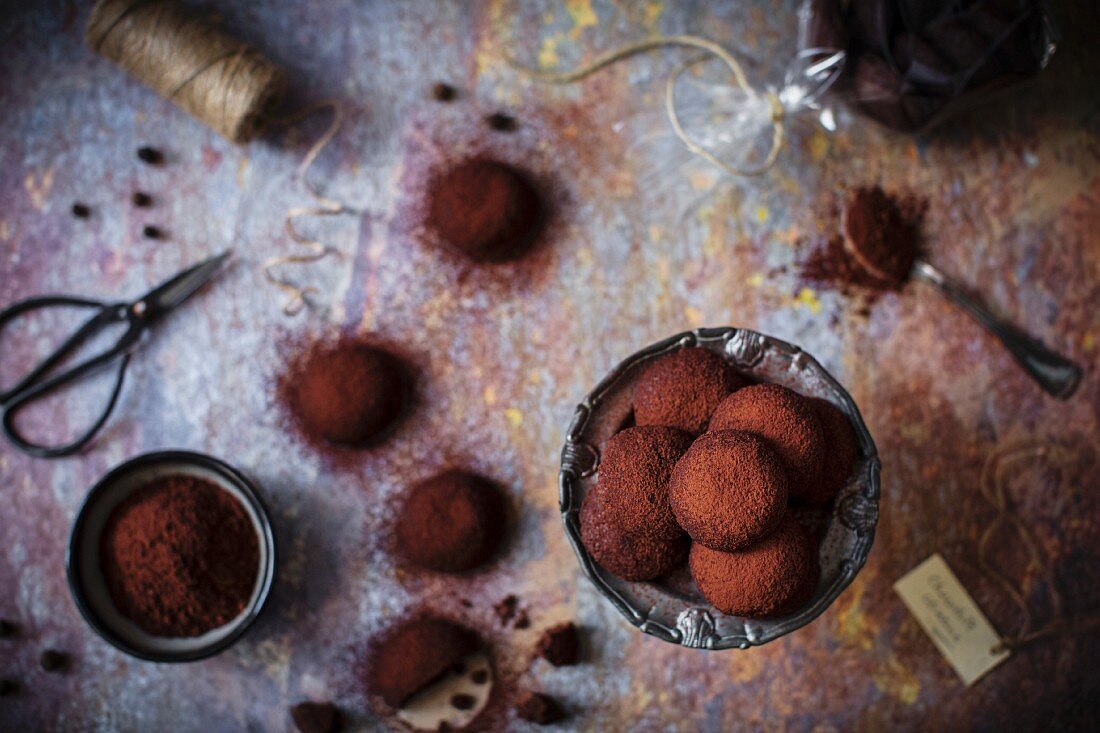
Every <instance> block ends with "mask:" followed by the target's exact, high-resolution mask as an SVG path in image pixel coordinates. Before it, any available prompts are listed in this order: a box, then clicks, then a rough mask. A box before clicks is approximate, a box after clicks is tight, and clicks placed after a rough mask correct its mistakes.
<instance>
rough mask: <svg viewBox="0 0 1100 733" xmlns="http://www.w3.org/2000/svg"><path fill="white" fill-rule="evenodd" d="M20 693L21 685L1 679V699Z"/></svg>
mask: <svg viewBox="0 0 1100 733" xmlns="http://www.w3.org/2000/svg"><path fill="white" fill-rule="evenodd" d="M18 691H19V683H18V682H16V681H15V680H4V679H0V697H7V696H8V695H14V694H15V693H16V692H18Z"/></svg>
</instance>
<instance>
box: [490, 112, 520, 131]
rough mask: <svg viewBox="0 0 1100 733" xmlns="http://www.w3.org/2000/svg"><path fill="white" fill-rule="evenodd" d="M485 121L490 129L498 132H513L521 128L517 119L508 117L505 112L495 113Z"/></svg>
mask: <svg viewBox="0 0 1100 733" xmlns="http://www.w3.org/2000/svg"><path fill="white" fill-rule="evenodd" d="M485 121H486V122H487V123H488V124H489V127H491V128H493V129H494V130H496V131H498V132H511V131H512V130H515V129H516V127H518V126H519V124H518V123H517V122H516V118H515V117H512V116H511V115H506V114H504V113H503V112H494V113H493V114H491V115H489V116H488V117H486V118H485Z"/></svg>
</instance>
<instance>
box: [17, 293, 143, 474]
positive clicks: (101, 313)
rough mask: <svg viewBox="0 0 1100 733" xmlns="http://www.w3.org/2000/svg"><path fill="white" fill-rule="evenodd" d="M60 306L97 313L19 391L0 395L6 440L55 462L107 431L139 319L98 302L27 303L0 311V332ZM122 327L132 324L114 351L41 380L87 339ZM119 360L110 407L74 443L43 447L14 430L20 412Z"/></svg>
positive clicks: (53, 299)
mask: <svg viewBox="0 0 1100 733" xmlns="http://www.w3.org/2000/svg"><path fill="white" fill-rule="evenodd" d="M62 306H66V307H83V308H96V309H98V312H97V313H96V314H95V315H94V316H92V317H91V318H89V319H88V320H87V321H86V322H85V323H84V324H83V325H82V326H81V327H80V328H78V329H77V330H76V332H74V333H73V334H72V335H71V336H70V337H69V338H68V339H66V340H65V342H64V343H62V344H61V346H59V347H58V348H57V349H56V350H55V351H54V352H53V353H52V354H50V355H49V356H47V357H46V358H45V359H44V360H43V361H42V362H41V363H40V364H38V366H36V367H35V368H34V369H32V370H31V371H30V373H29V374H27V375H26V376H24V377H23V378H22V379H20V380H19V382H18V383H17V384H15V386H13V387H12V388H11V389H9V390H8V391H7V392H4V393H3V394H0V406H2V407H3V417H2V419H0V427H2V429H3V432H4V434H5V436H7V438H8V439H9V440H10V441H11V442H12V444H13V445H15V446H16V447H17V448H19V449H20V450H22V451H24V452H26V453H28V454H30V455H33V456H38V457H43V458H54V457H59V456H66V455H70V454H72V453H75V452H76V451H78V450H80V449H81V448H82V447H83V446H84V445H86V444H87V443H88V442H89V441H90V440H91V439H92V437H93V436H94V435H95V433H96V432H97V431H98V430H99V429H100V428H101V427H103V424H104V423H105V422H106V421H107V418H108V417H110V415H111V412H112V411H113V410H114V407H115V403H116V402H117V401H118V396H119V393H120V392H121V390H122V381H123V377H124V376H125V373H126V367H127V365H128V363H129V360H130V355H129V347H130V346H131V345H132V344H133V343H134V342H135V341H136V340H137V337H138V336H139V335H140V328H139V326H138V323H139V320H140V319H139V318H137V317H134V316H132V315H131V314H130V312H129V310H130V309H129V305H128V304H126V303H103V302H100V301H97V300H88V299H86V298H74V297H69V296H44V297H39V298H29V299H27V300H24V301H21V302H19V303H16V304H15V305H13V306H10V307H9V308H7V309H5V310H4V311H3V312H0V331H2V330H3V328H4V326H6V325H7V323H8V322H9V321H11V320H12V319H14V318H16V317H17V316H20V315H23V314H25V313H28V312H30V311H33V310H39V309H42V308H50V307H62ZM120 322H128V323H129V324H130V327H129V328H128V329H127V331H126V333H125V334H124V335H123V336H122V337H121V338H120V339H119V340H118V342H117V343H116V344H115V345H114V347H112V348H111V349H109V350H107V351H105V352H104V353H102V354H100V355H98V356H95V357H92V358H91V359H88V360H86V361H84V362H81V363H80V364H77V365H76V366H73V367H71V368H69V369H66V370H65V371H63V372H61V373H60V374H56V375H53V376H51V377H48V378H43V377H44V375H46V374H47V373H48V372H49V370H50V369H52V368H53V367H54V366H56V365H57V364H58V363H59V362H60V361H61V360H62V359H64V358H65V357H66V356H68V355H69V354H71V353H72V352H73V351H74V350H75V349H76V348H77V347H78V346H80V344H81V343H83V342H84V341H85V340H87V338H88V337H89V336H91V335H92V334H94V333H96V332H98V331H99V330H101V329H103V328H105V327H106V326H108V325H110V324H113V323H120ZM119 357H121V358H120V363H119V369H118V376H117V377H116V379H115V385H114V388H113V389H112V391H111V397H110V400H109V401H108V403H107V407H106V409H105V410H104V411H103V413H102V414H101V415H100V417H99V418H98V419H97V420H96V421H95V423H94V424H93V425H92V427H91V428H90V429H89V430H88V431H86V432H85V433H84V434H83V435H81V436H80V437H79V438H77V439H76V440H75V441H73V442H71V443H68V444H66V445H62V446H53V447H51V446H44V445H39V444H37V443H34V442H32V441H30V440H28V439H27V438H25V437H24V436H23V435H22V434H21V433H20V432H19V431H18V429H17V428H16V427H15V415H16V413H17V412H19V410H20V409H21V408H23V407H25V406H26V405H27V404H29V403H30V402H33V401H35V400H37V399H38V398H40V397H42V396H44V395H46V394H48V393H50V392H53V391H54V390H56V389H58V388H59V387H61V386H63V385H65V384H68V383H69V382H72V381H75V380H77V379H80V378H81V377H83V376H85V375H88V374H91V373H93V372H97V371H99V370H101V369H103V368H104V367H106V366H107V365H108V364H109V363H110V362H111V361H112V360H114V359H116V358H119Z"/></svg>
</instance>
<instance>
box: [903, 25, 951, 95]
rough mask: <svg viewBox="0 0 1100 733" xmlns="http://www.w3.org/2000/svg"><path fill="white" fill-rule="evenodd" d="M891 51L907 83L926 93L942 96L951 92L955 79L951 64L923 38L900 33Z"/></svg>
mask: <svg viewBox="0 0 1100 733" xmlns="http://www.w3.org/2000/svg"><path fill="white" fill-rule="evenodd" d="M891 50H892V51H893V56H894V64H895V65H896V66H897V68H898V71H900V72H901V75H902V78H904V79H905V80H906V81H909V82H911V83H912V84H915V85H917V86H919V87H921V88H922V89H924V90H925V91H928V90H936V91H937V92H939V93H941V94H945V93H948V92H950V91H951V88H952V78H953V77H954V73H953V71H952V68H951V64H950V63H948V61H947V60H946V59H945V58H944V57H943V56H941V55H940V54H939V53H938V52H937V51H936V49H934V48H932V47H931V46H930V45H928V43H927V42H925V40H924V39H923V38H921V37H920V36H918V35H917V34H915V33H910V32H909V31H905V32H904V33H899V34H898V35H897V36H895V37H894V43H893V45H892V46H891Z"/></svg>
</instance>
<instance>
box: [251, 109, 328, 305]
mask: <svg viewBox="0 0 1100 733" xmlns="http://www.w3.org/2000/svg"><path fill="white" fill-rule="evenodd" d="M323 109H330V110H332V122H330V123H329V126H328V129H326V130H325V133H324V134H323V135H321V137H319V138H318V139H317V141H316V142H315V143H313V145H312V146H311V147H310V149H309V151H308V152H306V154H305V157H303V158H302V162H301V163H300V164H299V165H298V173H297V176H298V180H299V182H300V183H301V185H302V188H304V189H305V190H306V191H307V192H308V193H309V195H310V196H312V197H313V198H314V199H315V200H316V201H317V205H316V206H296V207H294V208H291V209H290V210H288V211H287V212H286V218H285V219H284V220H283V228H284V229H285V230H286V234H287V236H288V237H290V238H291V239H293V240H294V241H295V242H297V243H298V244H301V245H303V246H304V247H306V248H307V249H308V250H309V252H308V253H304V254H296V255H279V256H276V257H271V258H269V259H267V260H266V261H264V264H263V270H264V277H266V278H267V281H268V282H270V283H271V284H273V285H275V286H276V287H278V288H279V289H280V290H282V291H283V292H285V293H287V294H289V295H290V300H288V301H287V302H286V303H285V304H284V305H283V313H284V314H285V315H288V316H293V315H297V314H298V313H299V312H300V311H301V310H302V308H303V307H304V306H306V305H307V304H308V302H309V296H310V295H312V294H313V293H316V292H318V289H317V288H316V287H314V286H312V285H305V286H302V285H297V284H295V282H294V281H292V280H288V279H286V278H283V277H279V276H278V275H276V274H275V268H277V267H279V266H281V265H287V264H304V263H310V262H317V261H318V260H321V259H324V258H325V257H327V256H328V255H330V254H331V255H335V256H337V257H340V258H343V256H344V253H343V252H341V251H340V250H338V249H336V248H335V247H332V246H330V245H327V244H325V243H324V242H321V241H319V240H317V239H313V238H312V237H307V236H306V235H304V234H301V233H299V231H298V229H297V228H296V227H295V226H294V221H295V220H296V219H298V218H300V217H304V216H336V215H338V214H343V213H346V212H347V211H348V207H347V206H345V205H344V204H343V203H341V202H339V201H337V200H335V199H333V198H329V197H328V196H325V195H324V194H322V193H321V192H320V191H318V190H317V189H316V188H315V187H314V185H313V184H312V183H310V180H309V169H310V167H311V166H312V165H313V161H315V160H316V159H317V156H318V155H320V154H321V151H322V150H324V149H325V146H327V145H328V144H329V142H331V141H332V138H333V137H334V136H335V135H336V133H337V132H338V131H339V130H340V126H341V125H342V124H343V109H342V108H341V106H340V103H339V102H336V101H335V100H325V101H322V102H317V103H315V104H312V105H310V106H308V107H306V108H305V109H302V110H300V111H298V112H295V113H293V114H291V115H288V116H286V117H283V118H276V119H271V120H269V121H268V124H269V125H271V126H288V125H293V124H294V123H296V122H299V121H300V120H303V119H305V118H306V117H308V116H310V115H312V114H313V113H315V112H319V111H321V110H323Z"/></svg>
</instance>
